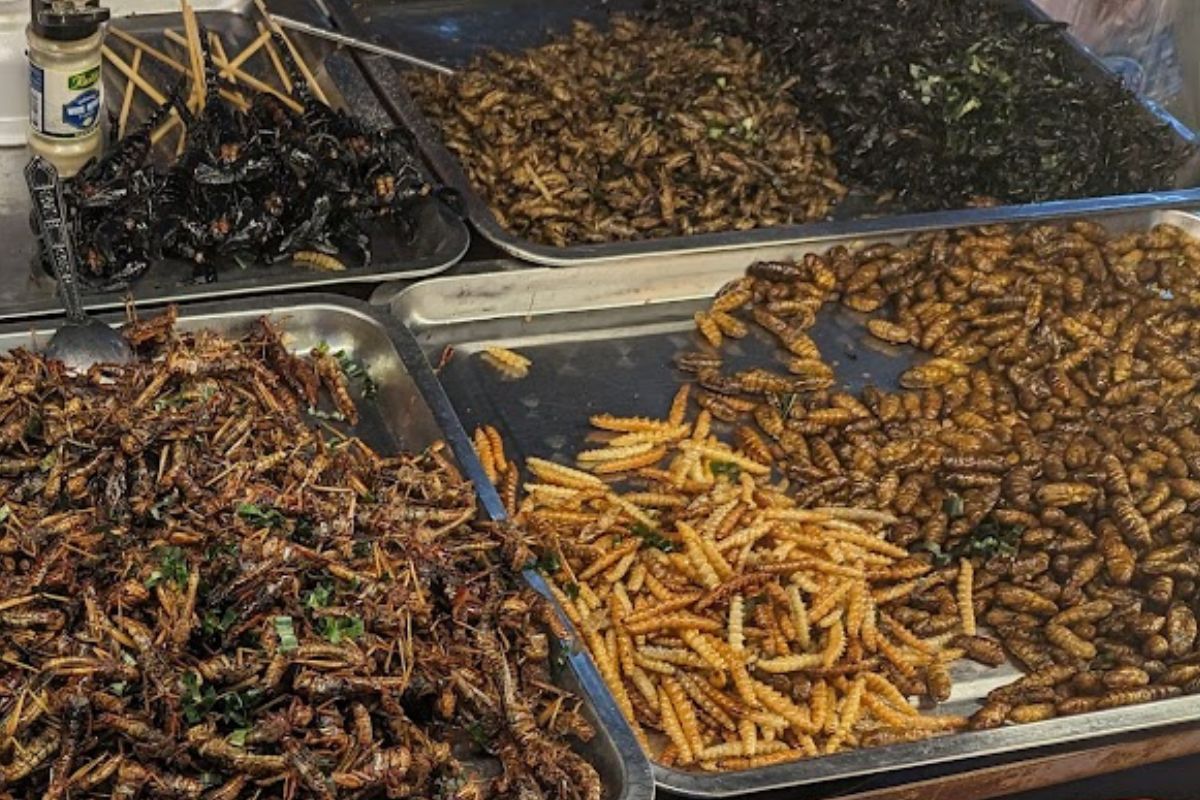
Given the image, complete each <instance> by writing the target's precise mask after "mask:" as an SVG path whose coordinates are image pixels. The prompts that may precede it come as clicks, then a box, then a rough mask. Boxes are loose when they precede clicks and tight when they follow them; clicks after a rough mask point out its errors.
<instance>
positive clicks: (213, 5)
mask: <svg viewBox="0 0 1200 800" xmlns="http://www.w3.org/2000/svg"><path fill="white" fill-rule="evenodd" d="M196 5H197V6H198V10H199V11H200V14H199V17H200V21H201V23H202V24H203V25H204V26H205V27H206V28H207V29H208V30H210V31H213V32H216V33H219V34H220V35H221V36H222V38H223V40H224V41H225V42H226V48H227V50H229V51H230V53H229V54H230V57H233V56H234V54H235V50H237V49H240V48H241V47H243V46H245V45H246V44H247V43H249V42H250V41H252V40H253V39H254V38H255V37H256V36H257V35H258V34H257V31H256V30H255V23H256V22H257V21H259V17H258V12H257V11H256V10H255V8H254V4H253V2H252V1H251V0H208V2H207V3H197V4H196ZM171 7H172V5H171V4H169V3H166V2H164V0H153V2H145V3H142V2H138V3H127V4H126V5H125V6H123V7H122V8H118V9H117V11H126V12H129V11H135V10H136V11H137V13H136V15H135V16H131V17H123V18H118V19H114V21H113V22H112V23H111V24H112V25H113V26H115V27H118V28H120V29H122V30H125V31H127V32H129V33H131V34H133V35H135V36H137V37H138V38H140V39H143V40H144V41H148V42H149V43H151V44H152V45H153V46H155V47H159V48H162V49H167V48H169V45H167V44H166V43H165V41H164V40H163V38H162V36H161V34H162V31H163V29H164V28H174V29H180V28H181V25H182V23H181V21H180V19H181V18H180V15H179V14H178V13H162V11H163V9H164V8H171ZM174 7H175V8H178V5H177V4H175V5H174ZM272 8H273V9H274V10H276V11H278V12H279V13H285V12H286V13H287V14H289V15H291V16H293V17H296V18H298V19H302V20H306V21H310V22H313V23H318V22H320V21H321V20H322V19H323V16H322V15H321V13H320V11H319V10H318V9H317V7H316V6H314V5H313V4H312V2H311V1H310V0H273V2H272ZM289 35H290V36H292V37H294V41H295V42H296V44H297V46H298V47H300V48H301V50H302V51H304V52H305V57H306V59H307V60H308V63H310V64H311V65H313V69H314V72H315V73H316V74H317V78H318V81H319V82H320V84H321V86H322V88H323V89H324V90H325V92H326V94H327V95H328V96H329V98H330V101H331V102H332V103H334V105H336V106H338V107H341V108H345V109H346V110H348V111H350V112H351V113H354V114H358V115H360V116H362V117H364V118H366V119H367V120H368V121H369V122H371V123H372V124H375V125H379V126H391V125H394V124H395V123H394V122H393V121H392V120H391V118H390V117H389V116H388V114H387V113H386V112H385V111H384V109H383V107H382V106H381V105H380V103H379V101H378V99H377V97H376V95H375V93H374V91H373V90H372V89H371V87H370V86H369V85H368V83H367V82H366V80H365V78H364V77H363V74H362V73H361V71H360V70H359V68H358V66H357V65H356V64H355V63H354V61H353V59H352V58H351V57H350V56H349V55H347V54H345V53H343V52H341V51H337V50H333V49H330V48H328V47H327V46H325V45H324V43H322V42H316V41H313V40H307V39H305V38H304V37H302V36H299V35H296V34H289ZM108 44H109V46H110V47H112V48H113V49H114V50H116V51H117V52H118V54H119V55H121V56H122V57H123V58H125V59H126V60H128V58H129V48H128V47H127V46H126V45H125V43H124V42H121V41H120V40H118V39H116V37H113V36H110V37H109V39H108ZM245 68H246V69H247V70H248V71H250V72H253V73H262V71H263V69H270V66H269V62H265V55H263V54H261V53H260V54H258V55H255V56H254V57H253V58H252V59H251V60H250V61H249V62H247V66H246V67H245ZM141 73H142V75H143V76H145V77H146V78H147V79H148V80H149V81H150V82H151V83H152V84H154V85H155V86H157V87H159V88H160V89H162V90H163V91H164V93H165V90H166V87H168V86H169V85H170V81H172V80H174V79H175V74H174V73H172V72H170V71H168V70H166V69H165V68H162V67H161V66H160V65H158V64H157V62H155V61H154V59H152V58H150V57H149V56H145V57H144V58H143V61H142V70H141ZM272 74H273V73H272ZM125 82H126V81H125V77H124V76H123V75H121V74H120V73H119V72H118V71H117V70H116V69H115V68H113V67H112V65H109V64H106V67H105V98H106V103H107V105H108V106H109V108H112V109H117V110H119V108H120V103H121V98H122V96H123V93H124V91H125ZM148 102H149V101H148V100H147V99H146V97H145V96H144V95H143V94H141V93H140V92H139V94H138V105H137V106H135V108H136V109H140V110H142V111H144V110H146V109H147V108H148V106H147V105H146V104H147V103H148ZM165 141H167V142H169V143H171V144H174V141H175V140H174V138H173V136H171V137H168V138H167V139H166V140H165ZM28 158H29V155H28V153H27V152H26V151H25V150H24V148H17V149H7V150H0V171H2V172H3V174H5V175H7V176H8V177H7V179H6V180H4V181H0V241H4V242H5V243H6V245H7V248H8V249H7V250H6V252H5V257H4V258H3V259H0V316H2V317H5V318H9V319H12V318H17V317H29V316H35V315H41V314H45V313H47V312H52V311H54V310H55V309H56V308H58V301H57V298H56V294H55V283H54V279H53V278H52V277H50V276H49V275H48V274H46V273H45V272H44V271H43V269H42V268H41V266H40V265H39V264H37V263H36V253H37V243H36V240H35V238H34V236H33V234H32V232H31V231H30V226H29V208H30V206H29V200H28V196H27V193H26V190H25V187H24V183H23V181H22V180H21V170H22V169H23V167H24V165H25V162H26V160H27V159H28ZM373 238H374V239H375V241H374V247H375V258H374V259H373V262H372V264H371V265H370V266H369V267H367V268H350V269H347V270H345V271H343V272H321V271H317V270H313V269H310V268H306V267H303V266H300V265H292V264H291V263H290V262H289V261H285V262H283V263H280V264H275V265H271V266H260V265H250V266H247V267H246V268H244V269H242V268H239V267H238V266H237V265H236V264H228V265H222V267H221V268H220V270H219V274H218V279H217V280H216V281H215V282H212V283H204V282H198V281H197V279H196V278H195V276H194V270H193V268H192V266H191V265H190V264H187V263H183V262H180V261H170V260H167V261H162V262H159V263H156V264H154V265H152V266H151V267H150V269H149V271H147V272H146V274H145V275H143V276H142V277H141V278H139V279H138V280H137V281H135V282H134V283H133V284H132V286H131V287H130V288H129V290H128V291H129V292H130V293H132V294H133V296H134V297H135V298H137V299H138V300H139V301H144V302H156V301H162V302H177V301H182V300H191V299H200V298H213V297H224V296H233V295H245V294H273V293H278V292H284V291H294V290H297V289H313V288H317V287H322V286H330V285H333V284H348V283H379V282H383V281H389V280H390V281H394V280H407V279H412V278H419V277H424V276H427V275H433V274H436V273H438V272H442V271H444V270H446V269H449V268H450V267H451V266H453V265H454V264H455V263H457V262H458V261H459V260H460V259H461V258H462V257H463V255H465V253H466V251H467V248H468V246H469V244H470V234H469V232H468V230H467V227H466V225H465V224H464V223H463V221H462V220H461V219H459V218H458V216H457V215H456V214H455V213H454V212H452V211H451V210H450V209H449V208H447V207H446V206H445V205H444V204H443V203H441V202H440V201H438V200H436V199H433V198H429V199H427V200H426V201H424V202H423V203H422V205H421V206H420V208H419V210H418V213H417V226H416V231H415V235H414V237H413V239H412V241H411V242H405V241H400V240H399V237H395V236H391V235H388V232H387V231H381V232H380V234H379V235H377V236H375V237H373ZM125 295H126V292H124V291H119V292H96V291H94V290H88V289H86V288H85V290H84V303H85V305H87V306H88V307H89V308H95V309H99V308H112V307H118V306H120V305H121V304H122V303H123V302H124V298H125Z"/></svg>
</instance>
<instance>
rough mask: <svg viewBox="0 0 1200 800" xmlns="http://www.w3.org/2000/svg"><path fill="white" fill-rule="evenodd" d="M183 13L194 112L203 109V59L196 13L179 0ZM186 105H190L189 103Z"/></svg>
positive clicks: (184, 1) (182, 0)
mask: <svg viewBox="0 0 1200 800" xmlns="http://www.w3.org/2000/svg"><path fill="white" fill-rule="evenodd" d="M179 2H180V10H181V12H182V13H183V31H184V34H185V35H186V36H187V50H188V57H189V59H190V60H191V63H192V100H195V101H196V110H197V111H198V110H199V109H201V108H203V107H204V103H205V101H206V100H207V99H208V98H207V97H206V94H207V87H206V86H205V83H204V57H203V56H202V55H201V53H202V52H203V49H204V48H203V46H202V45H201V43H200V27H199V24H198V23H197V22H196V11H195V9H193V8H192V4H191V3H189V2H188V0H179ZM188 105H191V103H190V102H189V103H188Z"/></svg>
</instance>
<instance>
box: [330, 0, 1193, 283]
mask: <svg viewBox="0 0 1200 800" xmlns="http://www.w3.org/2000/svg"><path fill="white" fill-rule="evenodd" d="M998 1H999V2H1007V3H1010V4H1015V5H1017V6H1019V7H1021V8H1023V9H1024V10H1025V12H1026V13H1032V12H1031V10H1030V9H1031V8H1033V9H1034V10H1036V6H1033V2H1032V0H998ZM323 2H325V4H326V5H327V6H328V7H329V10H330V15H331V18H332V19H333V20H334V21H335V22H336V24H337V25H338V27H339V28H341V29H342V30H343V32H346V33H349V34H351V35H355V36H360V37H364V38H368V39H370V38H376V39H378V38H380V37H372V36H371V35H370V32H369V31H367V30H365V28H364V26H363V25H362V24H361V23H360V21H359V19H358V16H357V15H356V14H355V12H354V10H353V9H352V7H351V6H350V4H349V3H348V2H347V0H323ZM1037 14H1041V12H1040V11H1037ZM1037 14H1034V16H1035V18H1036V16H1037ZM1042 18H1045V16H1044V14H1042ZM1062 36H1063V37H1064V38H1065V39H1066V40H1067V41H1068V43H1069V45H1070V46H1071V48H1072V50H1073V51H1074V52H1075V53H1076V55H1077V56H1078V57H1079V58H1080V59H1081V61H1082V62H1083V63H1086V64H1087V65H1088V66H1090V67H1091V68H1092V69H1093V70H1095V71H1097V72H1098V73H1100V74H1103V75H1107V76H1112V72H1111V71H1110V70H1109V69H1108V68H1107V66H1106V65H1105V64H1104V62H1103V61H1101V60H1100V59H1098V58H1097V57H1096V55H1095V54H1094V53H1092V52H1091V51H1090V50H1088V49H1087V48H1086V47H1084V46H1083V45H1082V44H1081V43H1080V42H1079V41H1078V40H1077V39H1076V38H1075V37H1074V36H1071V35H1070V34H1068V33H1066V32H1065V31H1064V32H1063V33H1062ZM360 64H361V66H362V69H363V72H364V74H365V75H366V78H367V80H368V82H370V83H371V85H372V86H373V87H374V88H375V91H376V93H377V94H378V95H379V97H380V101H381V102H382V103H383V105H384V107H385V108H387V109H388V110H389V111H390V113H392V115H393V116H394V117H395V118H396V119H397V120H399V121H400V122H401V123H402V124H404V125H405V126H407V127H408V129H409V130H410V131H411V132H412V133H413V135H414V137H415V138H416V140H417V142H418V145H419V146H420V148H421V151H422V152H423V154H424V155H425V158H426V160H427V161H428V162H429V163H430V164H431V165H432V166H433V168H434V170H435V171H436V172H437V173H438V175H439V177H441V179H442V180H443V181H444V182H445V183H446V184H447V185H448V186H452V187H453V188H454V189H455V190H457V191H458V192H459V194H460V195H461V196H462V198H463V201H464V204H465V207H466V211H467V217H468V219H469V220H470V221H471V223H472V225H473V226H474V227H475V229H476V230H477V231H479V233H480V234H481V235H482V236H483V238H484V239H486V240H488V241H489V242H490V243H492V244H493V245H495V246H496V247H497V248H499V249H500V250H502V251H503V252H505V253H507V254H508V255H510V256H513V257H515V258H518V259H521V260H523V261H528V262H531V263H535V264H543V265H546V266H578V265H581V264H591V263H613V262H616V261H621V260H625V259H631V258H637V257H653V256H660V255H686V254H690V253H700V252H716V251H721V250H731V249H746V248H753V247H761V246H765V245H772V244H789V243H797V242H805V241H810V240H813V239H819V238H824V237H829V236H843V235H866V234H871V233H875V232H877V231H879V230H886V229H892V228H904V229H910V228H929V227H935V228H940V227H950V226H954V227H958V226H963V225H981V224H995V223H1003V222H1020V221H1028V220H1032V219H1043V218H1046V217H1050V216H1057V215H1062V214H1067V213H1094V212H1099V211H1104V210H1112V209H1125V208H1159V207H1165V206H1170V205H1173V204H1177V203H1188V202H1191V203H1196V204H1197V205H1200V186H1197V187H1192V188H1177V189H1165V190H1160V191H1154V192H1143V193H1138V194H1126V195H1108V196H1102V197H1087V198H1074V199H1063V200H1050V201H1044V202H1039V203H1026V204H1010V205H1000V206H994V207H991V208H964V209H949V210H940V211H928V212H916V213H900V214H893V215H887V216H882V217H872V218H858V219H849V220H838V221H814V222H809V223H799V224H792V225H779V226H774V227H765V228H755V229H752V230H748V231H725V232H718V233H705V234H700V235H696V236H669V237H661V238H656V239H642V240H635V241H616V242H606V243H600V244H577V245H570V246H567V247H557V246H553V245H544V244H539V243H536V242H533V241H531V240H528V239H525V238H522V237H520V236H517V235H516V234H513V233H511V232H509V231H507V230H505V229H504V228H503V227H501V226H500V224H499V222H498V221H497V220H496V217H495V216H494V215H493V214H492V212H491V210H490V209H489V208H488V205H487V202H486V200H484V198H483V196H482V195H481V194H480V193H479V192H478V191H476V189H475V188H474V186H472V184H471V182H470V180H469V179H468V178H467V175H466V172H465V171H464V169H463V167H462V162H461V161H460V160H459V159H458V158H457V157H456V156H455V155H453V154H452V153H451V152H450V151H449V150H448V149H447V148H446V147H445V146H444V145H443V144H442V142H441V137H440V135H439V134H438V133H437V132H436V130H435V128H434V126H433V124H432V123H431V122H430V120H429V119H428V117H426V116H425V114H424V112H422V111H421V109H420V107H419V105H418V104H417V102H416V101H415V100H414V99H413V97H412V95H411V93H410V92H409V91H408V87H407V85H406V83H405V82H404V80H403V76H402V72H401V71H400V70H397V69H396V68H395V67H394V66H393V64H392V63H391V62H390V61H388V60H387V59H385V58H383V57H381V56H373V57H369V58H363V59H361V61H360ZM1135 98H1136V100H1137V101H1138V104H1139V106H1140V107H1141V108H1142V110H1143V111H1144V112H1145V113H1146V114H1149V115H1151V116H1153V117H1155V118H1157V119H1158V120H1159V121H1160V122H1162V123H1164V124H1166V125H1168V126H1169V127H1170V128H1171V129H1172V130H1173V132H1174V133H1175V135H1176V136H1177V137H1178V138H1179V139H1180V140H1181V141H1182V142H1183V143H1185V144H1189V145H1194V144H1195V142H1196V141H1197V135H1196V133H1195V132H1193V131H1191V129H1189V128H1188V127H1187V126H1185V125H1183V123H1182V122H1180V121H1179V120H1178V119H1176V118H1175V117H1174V116H1172V115H1171V114H1170V113H1169V112H1167V111H1166V110H1165V109H1162V108H1161V107H1158V106H1156V105H1155V106H1152V105H1149V104H1147V102H1146V101H1145V100H1144V99H1143V98H1142V97H1140V96H1137V95H1135ZM1187 134H1190V137H1189V136H1188V135H1187ZM1191 162H1196V163H1197V164H1200V153H1197V154H1194V155H1193V156H1192V158H1191V160H1190V161H1189V163H1191Z"/></svg>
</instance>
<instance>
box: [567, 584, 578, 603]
mask: <svg viewBox="0 0 1200 800" xmlns="http://www.w3.org/2000/svg"><path fill="white" fill-rule="evenodd" d="M563 591H564V592H566V595H567V597H569V598H571V599H572V600H577V599H578V598H579V584H578V583H567V584H564V585H563Z"/></svg>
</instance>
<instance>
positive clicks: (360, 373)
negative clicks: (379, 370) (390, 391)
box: [333, 350, 379, 398]
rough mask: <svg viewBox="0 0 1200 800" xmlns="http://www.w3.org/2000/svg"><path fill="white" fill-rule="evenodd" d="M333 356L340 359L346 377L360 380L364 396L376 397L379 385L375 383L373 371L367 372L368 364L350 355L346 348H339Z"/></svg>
mask: <svg viewBox="0 0 1200 800" xmlns="http://www.w3.org/2000/svg"><path fill="white" fill-rule="evenodd" d="M333 356H334V358H336V359H337V360H338V364H339V365H340V366H341V368H342V372H344V373H345V374H346V377H347V378H350V379H351V380H355V381H358V382H359V384H360V385H361V387H362V395H363V397H368V398H369V397H374V396H375V395H376V394H377V393H378V392H379V385H378V384H376V383H375V380H374V379H373V378H372V377H371V373H369V372H367V368H366V366H364V365H363V363H362V362H361V361H358V360H356V359H353V358H351V357H350V356H348V355H347V354H346V351H345V350H338V351H337V352H336V353H334V354H333Z"/></svg>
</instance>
